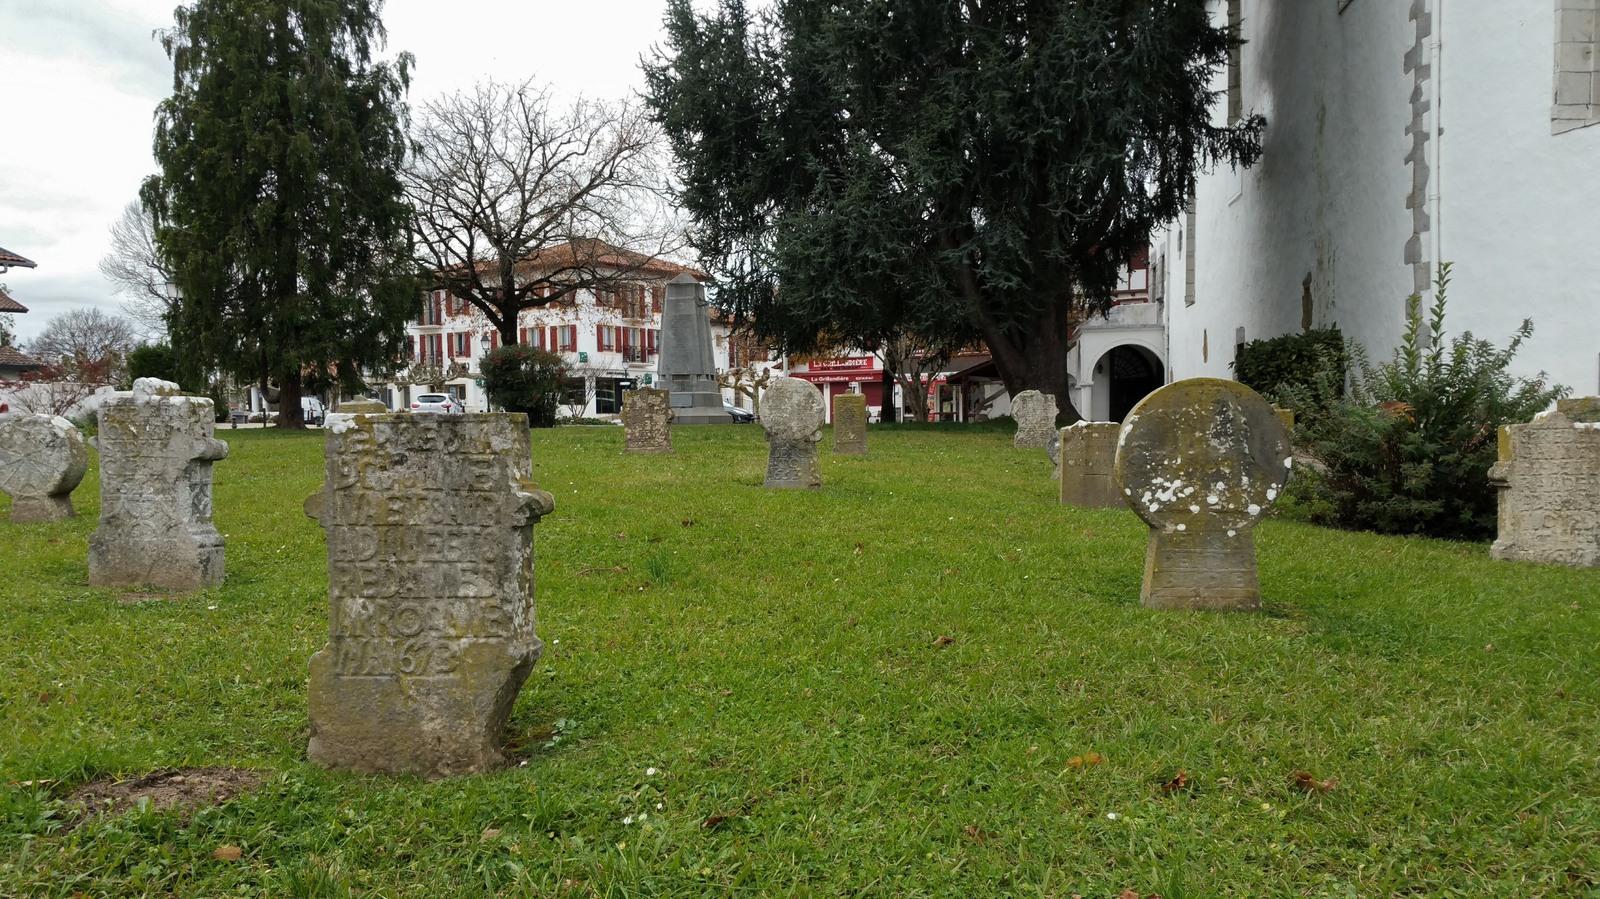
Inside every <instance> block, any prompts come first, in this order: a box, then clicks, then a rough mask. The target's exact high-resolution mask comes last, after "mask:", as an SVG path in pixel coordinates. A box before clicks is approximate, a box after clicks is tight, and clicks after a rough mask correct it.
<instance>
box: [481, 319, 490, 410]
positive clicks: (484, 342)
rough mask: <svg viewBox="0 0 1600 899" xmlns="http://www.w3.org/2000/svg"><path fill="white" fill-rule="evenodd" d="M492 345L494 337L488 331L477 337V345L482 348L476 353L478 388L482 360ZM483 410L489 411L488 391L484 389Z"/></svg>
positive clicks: (487, 354) (486, 356)
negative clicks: (480, 351) (481, 350)
mask: <svg viewBox="0 0 1600 899" xmlns="http://www.w3.org/2000/svg"><path fill="white" fill-rule="evenodd" d="M493 345H494V338H493V337H492V336H490V334H489V332H488V331H485V332H483V334H482V336H480V337H479V338H478V346H479V347H481V348H482V349H483V352H482V353H479V354H478V386H479V387H480V388H481V387H482V386H483V360H484V359H486V358H488V356H489V348H490V347H491V346H493ZM483 411H485V412H488V411H491V410H490V408H489V392H488V391H484V394H483Z"/></svg>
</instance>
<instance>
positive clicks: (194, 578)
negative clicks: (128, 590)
mask: <svg viewBox="0 0 1600 899" xmlns="http://www.w3.org/2000/svg"><path fill="white" fill-rule="evenodd" d="M223 564H224V558H223V546H222V539H221V538H220V537H218V538H217V540H216V541H215V542H209V543H208V542H197V541H194V540H184V539H182V538H176V539H167V540H129V539H126V538H122V539H118V538H115V537H111V538H101V537H99V536H98V535H96V536H94V537H90V538H89V585H90V586H91V587H160V588H162V589H164V590H202V589H204V588H206V587H215V586H217V585H218V584H221V583H222V578H223Z"/></svg>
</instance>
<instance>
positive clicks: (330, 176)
mask: <svg viewBox="0 0 1600 899" xmlns="http://www.w3.org/2000/svg"><path fill="white" fill-rule="evenodd" d="M381 6H382V0H194V2H192V3H190V4H188V5H186V6H181V7H179V8H178V9H177V11H176V22H175V25H174V27H173V28H172V29H170V30H167V31H165V32H163V33H162V43H163V46H164V47H165V48H166V51H167V55H168V56H170V57H171V59H172V62H173V94H172V96H171V97H169V98H168V99H166V100H165V101H163V102H162V104H161V106H160V107H159V109H158V110H157V113H156V135H155V156H156V160H157V162H158V163H159V164H160V166H161V174H160V175H158V176H154V177H152V178H150V179H148V180H147V181H146V182H145V185H144V188H143V190H142V191H141V199H142V200H143V202H144V205H145V207H146V208H147V209H148V210H149V211H150V213H151V217H152V219H153V220H154V223H155V238H156V246H157V248H158V249H159V250H160V255H161V258H162V260H163V261H165V263H166V264H167V266H168V268H169V269H170V271H171V272H172V275H173V280H174V282H175V283H176V285H177V287H178V289H179V294H180V295H179V297H178V298H177V299H176V301H175V302H174V304H173V307H172V310H171V312H170V313H169V315H168V321H167V324H168V329H169V332H170V334H171V339H172V345H173V347H174V348H175V349H177V350H178V351H179V354H180V357H181V358H182V360H183V361H184V362H185V364H186V365H190V366H194V367H197V368H198V369H199V370H200V371H203V372H209V371H210V370H212V369H220V370H223V371H228V372H231V373H234V374H236V375H239V376H241V377H244V378H248V379H258V380H260V381H262V382H266V381H269V380H270V381H273V382H275V383H276V384H278V385H279V386H280V388H281V399H280V404H279V406H280V414H279V418H278V421H279V424H280V426H288V427H300V426H303V421H302V417H301V409H300V397H301V395H302V392H303V391H304V390H306V389H318V388H322V387H325V386H329V385H331V384H332V383H333V382H335V381H339V382H343V383H344V384H345V386H353V385H355V384H358V383H359V382H360V378H361V369H362V368H363V367H365V366H382V365H386V364H388V363H389V362H390V361H392V360H394V359H396V358H398V356H399V355H400V352H401V346H402V343H401V341H402V338H403V336H404V328H405V322H406V321H407V320H408V319H409V318H411V317H412V316H413V315H414V314H415V311H416V309H417V306H418V284H417V281H416V278H415V276H414V272H415V269H414V268H412V266H411V261H410V260H411V252H410V251H411V246H410V241H409V224H410V210H409V207H408V206H407V205H406V203H405V201H404V198H403V194H402V190H401V185H400V181H399V177H398V172H399V169H400V165H401V162H402V161H403V159H404V154H405V124H406V115H407V113H406V107H405V104H404V101H403V98H404V92H405V89H406V85H407V78H408V69H409V65H410V57H409V55H407V54H402V55H401V56H400V58H399V59H398V60H397V61H395V62H392V63H390V62H377V61H374V59H373V51H374V49H375V48H377V47H380V46H381V42H382V40H383V36H384V31H383V25H382V22H381V21H380V19H379V11H380V9H381Z"/></svg>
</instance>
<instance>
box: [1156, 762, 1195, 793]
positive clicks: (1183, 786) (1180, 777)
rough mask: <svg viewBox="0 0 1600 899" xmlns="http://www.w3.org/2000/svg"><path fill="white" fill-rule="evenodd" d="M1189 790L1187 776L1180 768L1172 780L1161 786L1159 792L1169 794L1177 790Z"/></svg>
mask: <svg viewBox="0 0 1600 899" xmlns="http://www.w3.org/2000/svg"><path fill="white" fill-rule="evenodd" d="M1187 789H1189V774H1188V772H1186V771H1184V770H1183V769H1182V768H1179V769H1178V773H1177V774H1174V775H1173V776H1172V779H1171V780H1169V781H1167V782H1166V783H1164V784H1162V785H1161V792H1163V793H1167V794H1171V793H1173V792H1175V791H1177V790H1187Z"/></svg>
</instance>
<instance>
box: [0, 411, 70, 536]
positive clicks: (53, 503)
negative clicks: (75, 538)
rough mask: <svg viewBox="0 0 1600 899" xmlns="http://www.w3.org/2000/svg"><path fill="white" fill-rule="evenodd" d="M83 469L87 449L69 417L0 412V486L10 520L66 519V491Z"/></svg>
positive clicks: (20, 521)
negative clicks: (8, 510)
mask: <svg viewBox="0 0 1600 899" xmlns="http://www.w3.org/2000/svg"><path fill="white" fill-rule="evenodd" d="M88 470H89V448H88V445H87V444H85V443H84V441H83V435H82V434H80V433H78V429H77V428H76V427H73V424H72V422H70V421H67V420H66V419H65V418H62V417H60V416H57V415H40V414H36V413H32V412H8V413H5V414H0V490H3V491H5V492H6V494H8V495H9V496H10V497H11V520H12V522H14V523H16V524H32V523H35V522H41V521H59V520H61V519H63V518H71V517H72V516H73V515H74V514H75V513H74V512H73V510H72V491H73V490H74V489H75V488H76V487H77V486H78V484H80V483H82V481H83V475H84V472H86V471H88Z"/></svg>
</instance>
